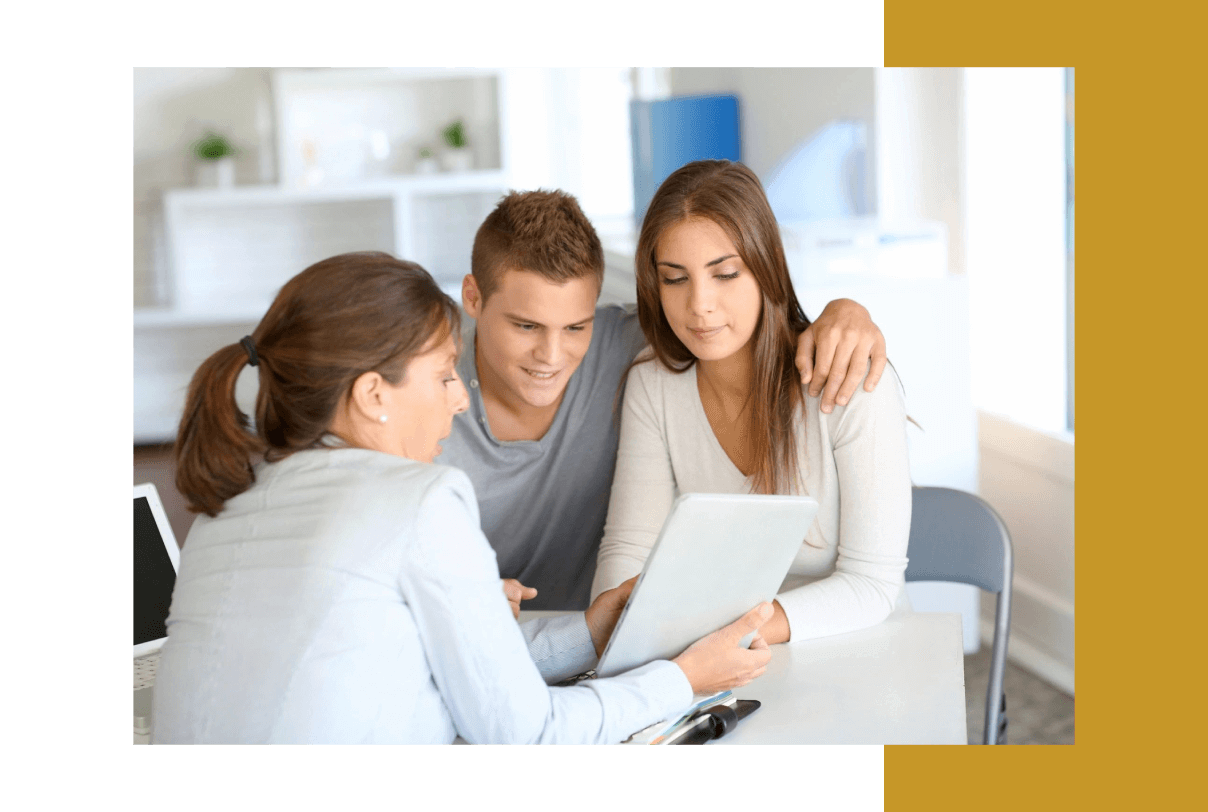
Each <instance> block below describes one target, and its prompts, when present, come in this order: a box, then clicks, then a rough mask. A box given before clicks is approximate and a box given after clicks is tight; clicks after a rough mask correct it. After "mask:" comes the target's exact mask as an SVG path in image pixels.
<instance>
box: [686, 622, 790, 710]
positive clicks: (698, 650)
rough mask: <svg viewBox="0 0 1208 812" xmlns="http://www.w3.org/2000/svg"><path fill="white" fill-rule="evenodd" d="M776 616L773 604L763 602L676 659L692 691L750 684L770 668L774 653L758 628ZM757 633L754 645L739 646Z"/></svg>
mask: <svg viewBox="0 0 1208 812" xmlns="http://www.w3.org/2000/svg"><path fill="white" fill-rule="evenodd" d="M771 616H772V605H771V604H770V603H761V604H759V605H758V606H756V607H755V608H754V609H752V610H751V611H749V612H747V613H746V614H745V615H743V616H742V617H740V618H739V619H738V620H736V621H734V622H733V623H731V624H730V625H729V626H724V627H722V628H720V629H718V630H717V631H715V632H713V634H710V635H708V636H706V637H702V638H701V639H700V640H697V641H696V642H695V643H693V644H692V645H690V646H688V648H687V649H685V650H684V653H683V654H681V655H680V656H678V657H676V658H675V659H674V660H672V662H674V663H675V664H676V665H678V666H679V667H680V669H681V670H682V671H683V672H684V676H686V677H687V678H688V682H689V683H691V685H692V692H693V693H697V694H715V693H717V692H718V691H725V690H729V689H730V688H737V687H738V686H739V685H746V684H747V683H748V682H750V681H751V680H753V679H755V678H756V677H759V676H762V675H763V672H765V671H767V670H768V663H769V662H770V661H771V659H772V652H771V651H770V650H769V649H768V644H767V641H766V640H764V639H763V637H761V636H760V635H759V633H758V631H757V630H758V629H759V627H760V626H762V625H763V624H764V623H765V622H766V621H767V620H768V618H770V617H771ZM751 632H755V638H754V639H753V640H752V641H751V647H750V648H739V647H738V643H739V642H740V641H741V640H742V638H743V637H745V636H747V635H748V634H750V633H751Z"/></svg>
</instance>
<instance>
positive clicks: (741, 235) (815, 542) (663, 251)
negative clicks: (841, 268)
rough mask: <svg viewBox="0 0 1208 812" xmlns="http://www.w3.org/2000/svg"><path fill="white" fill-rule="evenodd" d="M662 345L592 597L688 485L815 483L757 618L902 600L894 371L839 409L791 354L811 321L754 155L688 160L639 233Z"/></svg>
mask: <svg viewBox="0 0 1208 812" xmlns="http://www.w3.org/2000/svg"><path fill="white" fill-rule="evenodd" d="M636 267H637V282H638V315H639V318H640V320H641V324H642V330H643V331H644V333H645V335H646V340H647V341H648V342H649V344H650V348H649V351H648V353H647V355H645V356H644V357H643V358H639V360H638V361H637V362H636V363H635V365H634V367H633V368H632V369H631V371H630V373H629V379H628V383H627V387H626V392H625V401H624V407H623V414H622V421H621V444H620V450H619V452H618V456H617V467H616V472H615V474H614V478H613V487H612V495H611V499H610V501H609V507H608V520H607V525H606V528H605V531H604V539H603V542H602V543H601V546H600V555H599V560H598V565H597V569H596V576H595V581H594V583H593V588H592V596H593V597H594V596H595V595H598V594H600V593H601V592H602V591H603V590H605V589H608V588H610V587H614V586H616V585H617V584H619V583H621V582H622V581H624V580H625V579H626V578H629V577H630V576H632V575H635V574H637V573H638V572H640V571H641V568H642V565H643V563H644V562H645V560H646V556H647V555H648V554H649V551H650V548H651V546H653V544H654V541H655V538H656V537H657V534H658V531H659V528H660V527H661V526H662V523H663V521H664V519H665V518H666V516H667V513H668V512H669V510H670V508H671V504H672V502H673V500H674V498H675V496H676V495H677V494H679V493H688V492H704V493H784V494H809V495H810V496H813V497H814V498H815V499H816V500H817V501H818V503H819V505H820V510H819V512H818V516H817V519H816V521H815V522H814V524H813V526H812V527H810V528H809V531H808V533H806V535H805V539H804V541H803V543H802V545H801V550H800V552H799V553H798V554H797V557H796V559H795V560H794V562H793V565H792V567H791V569H790V570H789V575H788V577H787V579H786V580H785V582H784V583H783V584H782V586H781V590H780V594H779V596H778V598H777V599H776V601H774V604H773V606H774V610H775V614H774V616H773V618H772V619H771V620H770V621H769V622H768V623H767V624H766V625H765V626H764V627H763V629H762V634H763V636H764V638H765V639H766V640H767V641H768V642H769V643H779V642H784V641H787V640H790V639H791V640H801V639H806V638H811V637H821V636H824V635H831V634H838V633H840V632H846V631H851V630H854V629H860V628H864V627H866V626H871V625H873V624H876V623H879V622H880V621H881V620H883V619H884V618H885V617H886V616H887V615H888V614H889V613H890V612H891V611H893V609H894V608H895V606H897V605H898V602H899V599H900V595H901V594H902V593H903V590H902V580H903V578H902V576H903V573H904V572H905V569H906V544H907V540H908V537H909V532H910V502H911V494H910V470H909V465H908V460H907V451H906V428H905V426H906V415H905V408H904V405H903V399H902V393H901V391H900V384H899V383H898V381H897V377H896V375H894V374H892V369H891V370H890V374H889V375H888V376H887V377H888V378H889V381H890V382H889V383H882V385H881V386H878V387H877V388H876V389H875V391H873V392H868V391H865V390H864V389H863V388H857V390H856V391H855V393H854V394H853V396H852V398H851V399H850V401H849V402H848V403H847V404H846V405H845V406H836V407H835V409H834V411H833V412H831V413H830V414H824V413H822V412H821V411H820V409H819V401H818V399H817V398H811V397H809V396H808V394H807V393H806V392H804V391H803V389H802V386H801V381H800V378H799V376H797V375H796V370H795V369H794V365H793V357H794V348H795V346H796V341H797V336H798V335H800V333H801V332H802V331H803V330H804V329H805V328H806V327H807V326H808V325H809V320H808V319H807V318H806V317H805V314H804V313H803V312H802V310H801V306H800V305H799V304H798V302H797V297H796V294H794V292H793V286H792V283H791V281H790V279H789V273H788V266H787V264H786V262H785V258H784V249H783V246H782V245H781V241H780V234H779V230H778V227H777V225H776V220H775V218H774V216H773V214H772V210H771V207H770V206H769V205H768V201H767V197H766V196H765V195H764V192H763V188H762V186H761V185H760V183H759V180H758V178H756V177H755V175H754V173H752V172H751V171H750V170H749V169H747V167H745V166H743V165H742V164H739V163H731V162H729V161H698V162H695V163H691V164H688V165H686V166H684V167H682V168H681V169H679V170H678V171H676V172H675V173H673V174H672V175H671V176H670V177H668V178H667V180H666V181H665V182H664V183H663V185H662V186H661V187H659V190H658V192H657V193H656V194H655V196H654V199H653V200H652V201H651V204H650V208H649V210H648V211H647V214H646V218H645V220H644V221H643V223H642V230H641V234H640V236H639V239H638V248H637V258H636Z"/></svg>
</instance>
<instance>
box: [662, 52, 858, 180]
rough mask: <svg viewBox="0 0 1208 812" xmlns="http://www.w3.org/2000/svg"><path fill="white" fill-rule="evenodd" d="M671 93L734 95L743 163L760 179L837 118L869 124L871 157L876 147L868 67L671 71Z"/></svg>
mask: <svg viewBox="0 0 1208 812" xmlns="http://www.w3.org/2000/svg"><path fill="white" fill-rule="evenodd" d="M671 92H672V93H674V94H675V95H677V96H686V95H699V94H711V93H733V94H736V95H737V96H738V97H739V99H738V114H739V117H740V119H741V122H740V124H741V133H742V152H743V162H744V163H746V164H747V166H749V167H751V169H752V170H753V171H754V172H755V174H756V175H759V177H760V178H764V177H765V176H766V175H767V173H768V171H769V170H770V169H772V167H774V166H775V165H776V163H777V162H778V161H779V160H780V159H781V158H782V157H783V156H784V154H785V153H786V152H788V151H789V150H790V149H792V148H793V147H795V146H796V145H797V144H798V143H800V142H801V141H802V140H803V139H805V138H806V137H808V136H809V135H810V134H811V133H813V132H814V131H815V130H817V129H818V128H819V127H821V126H823V125H824V124H826V123H828V122H830V121H833V120H835V119H838V118H849V119H860V120H862V121H865V122H867V123H868V125H869V153H870V154H872V151H873V147H874V145H875V144H876V138H877V136H876V123H875V119H876V101H875V91H874V71H873V69H872V68H672V69H671ZM870 171H872V172H873V173H874V174H875V169H873V168H872V167H870ZM874 183H875V181H874ZM873 188H875V186H874V187H873Z"/></svg>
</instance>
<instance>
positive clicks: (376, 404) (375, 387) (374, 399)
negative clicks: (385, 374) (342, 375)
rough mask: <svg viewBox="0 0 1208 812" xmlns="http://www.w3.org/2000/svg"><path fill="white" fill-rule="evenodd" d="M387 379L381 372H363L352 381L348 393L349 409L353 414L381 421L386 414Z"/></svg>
mask: <svg viewBox="0 0 1208 812" xmlns="http://www.w3.org/2000/svg"><path fill="white" fill-rule="evenodd" d="M385 383H386V381H385V379H383V378H382V376H381V373H379V372H373V371H369V372H363V373H361V375H360V376H359V377H357V379H356V380H355V381H353V382H352V389H351V390H350V391H349V393H348V409H349V411H350V412H351V413H352V415H354V416H356V417H359V418H364V419H366V420H369V421H370V422H373V423H377V422H380V421H379V418H380V417H381V416H382V415H383V414H385V410H386V406H387V404H386V402H385V398H386V395H387V392H386V386H385Z"/></svg>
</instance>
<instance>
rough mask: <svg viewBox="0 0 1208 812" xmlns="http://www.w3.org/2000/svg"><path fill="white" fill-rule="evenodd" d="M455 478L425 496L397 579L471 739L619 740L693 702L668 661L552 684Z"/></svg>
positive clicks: (446, 696) (439, 682)
mask: <svg viewBox="0 0 1208 812" xmlns="http://www.w3.org/2000/svg"><path fill="white" fill-rule="evenodd" d="M456 476H460V477H461V478H462V479H465V477H464V474H460V473H458V474H457V475H456ZM455 479H456V477H455V476H445V477H442V478H441V479H440V480H438V481H437V482H436V483H434V484H433V485H432V486H431V487H430V488H429V489H428V492H427V493H426V494H425V496H424V498H423V500H422V503H421V507H420V513H419V516H418V518H417V521H416V524H415V528H414V532H413V533H412V534H411V537H410V543H409V545H408V550H407V557H406V562H407V563H406V564H405V565H404V567H403V569H402V572H401V573H400V577H399V582H400V587H401V589H402V592H403V596H404V598H405V600H406V602H407V605H408V607H409V608H410V609H411V612H412V615H413V616H414V618H415V623H416V626H417V628H418V630H419V634H420V638H421V640H422V641H423V645H424V653H425V655H426V656H427V659H428V664H429V667H430V668H431V670H432V678H433V680H434V681H435V683H436V686H437V688H438V689H439V690H440V693H441V697H442V698H443V700H444V702H445V704H446V706H447V707H448V709H449V712H450V714H451V715H452V717H453V723H454V725H455V726H456V728H457V731H458V733H459V734H461V736H462V737H463V738H464V739H466V740H467V741H470V742H475V743H584V744H605V743H614V742H619V741H621V740H623V739H625V738H626V737H628V736H629V735H630V734H631V733H633V732H634V731H637V730H640V729H642V728H643V727H646V726H648V725H650V724H653V723H654V722H657V721H659V720H661V719H665V718H668V717H671V716H675V715H678V714H680V713H682V712H683V711H684V710H685V709H687V707H688V706H689V705H691V702H692V688H691V686H690V685H689V683H688V680H687V678H686V677H685V676H684V673H683V671H681V670H680V669H679V667H678V666H676V665H675V664H674V663H670V662H667V661H665V660H662V661H657V662H654V663H650V664H649V665H646V666H643V667H642V668H638V669H634V670H633V671H630V672H628V673H626V674H623V675H621V676H619V677H613V678H611V679H600V680H587V681H584V682H582V683H579V684H577V685H575V686H573V687H566V688H557V687H553V688H551V687H549V686H547V685H546V684H545V682H544V681H543V680H542V678H541V675H540V674H539V673H538V669H537V666H536V665H535V664H534V663H533V660H532V659H531V657H530V656H529V650H528V647H527V645H526V641H525V639H524V636H523V635H522V634H521V631H520V627H519V626H518V625H517V624H516V621H515V620H514V619H513V618H512V613H511V611H510V610H509V608H508V604H507V599H506V598H505V597H504V595H503V591H502V590H501V589H500V587H499V569H498V566H497V564H496V562H495V554H494V551H493V550H492V549H491V547H490V545H489V544H488V543H487V540H486V538H485V537H484V536H483V535H482V531H481V530H480V529H479V528H478V526H477V524H476V523H475V522H474V521H473V515H472V510H471V507H470V504H469V503H470V502H472V500H473V498H474V497H473V490H472V488H471V487H470V485H469V480H468V479H465V482H464V487H456V482H455Z"/></svg>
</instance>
